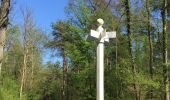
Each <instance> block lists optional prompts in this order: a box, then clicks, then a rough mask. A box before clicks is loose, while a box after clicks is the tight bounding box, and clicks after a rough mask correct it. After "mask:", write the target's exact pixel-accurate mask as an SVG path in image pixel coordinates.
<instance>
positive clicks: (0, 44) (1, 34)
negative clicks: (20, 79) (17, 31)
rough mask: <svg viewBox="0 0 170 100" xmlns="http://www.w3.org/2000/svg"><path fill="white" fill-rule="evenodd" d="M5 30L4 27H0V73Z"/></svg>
mask: <svg viewBox="0 0 170 100" xmlns="http://www.w3.org/2000/svg"><path fill="white" fill-rule="evenodd" d="M5 32H6V28H1V29H0V75H1V69H2V60H3V51H4V45H5V35H6V34H5Z"/></svg>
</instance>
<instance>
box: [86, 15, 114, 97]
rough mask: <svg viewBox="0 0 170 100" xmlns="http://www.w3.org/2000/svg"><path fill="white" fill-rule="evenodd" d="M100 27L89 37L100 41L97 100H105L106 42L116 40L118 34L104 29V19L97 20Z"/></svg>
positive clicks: (98, 47) (91, 32) (98, 48)
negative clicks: (110, 39)
mask: <svg viewBox="0 0 170 100" xmlns="http://www.w3.org/2000/svg"><path fill="white" fill-rule="evenodd" d="M97 22H98V24H99V27H98V28H97V30H96V31H95V30H91V31H90V35H89V36H88V37H92V38H95V39H97V40H99V44H98V46H97V71H96V72H97V94H96V95H97V97H96V100H104V42H109V38H116V32H115V31H113V32H106V30H104V29H103V27H102V26H103V24H104V21H103V19H101V18H99V19H97Z"/></svg>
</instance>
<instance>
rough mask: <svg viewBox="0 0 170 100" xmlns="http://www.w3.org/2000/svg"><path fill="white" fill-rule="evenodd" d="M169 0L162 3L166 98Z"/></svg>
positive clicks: (166, 89)
mask: <svg viewBox="0 0 170 100" xmlns="http://www.w3.org/2000/svg"><path fill="white" fill-rule="evenodd" d="M167 9H168V8H167V0H163V3H162V34H163V36H162V42H163V47H162V48H163V51H162V57H163V78H164V91H165V97H164V100H169V76H168V75H169V68H168V49H167V40H168V35H167V14H168V13H167Z"/></svg>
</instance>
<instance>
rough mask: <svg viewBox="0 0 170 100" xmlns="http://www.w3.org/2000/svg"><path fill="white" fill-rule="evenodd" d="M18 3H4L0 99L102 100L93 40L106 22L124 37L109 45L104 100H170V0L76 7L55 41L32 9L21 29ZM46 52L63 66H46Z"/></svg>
mask: <svg viewBox="0 0 170 100" xmlns="http://www.w3.org/2000/svg"><path fill="white" fill-rule="evenodd" d="M14 1H17V0H0V100H96V65H97V62H96V59H97V58H96V47H97V41H88V40H86V39H85V37H86V36H87V35H88V34H89V32H90V30H91V29H94V30H95V29H96V28H97V27H98V25H97V19H98V18H102V19H103V20H104V22H105V23H104V25H103V27H104V28H105V29H106V30H107V31H116V36H117V37H116V38H115V39H111V40H110V41H109V43H107V44H105V52H104V57H105V59H104V99H105V100H170V83H169V81H170V0H69V3H68V4H67V6H66V7H65V14H66V15H67V16H66V18H65V19H61V20H57V21H54V22H51V26H50V27H51V29H52V31H51V32H50V34H47V33H45V32H44V31H43V30H42V29H41V28H40V27H39V26H38V25H37V24H36V21H35V19H34V15H33V13H32V11H34V9H32V8H28V7H25V8H23V9H22V10H21V14H22V16H23V17H22V19H23V23H20V24H16V23H13V21H12V20H15V19H12V17H11V16H12V13H11V12H12V10H13V9H15V3H14ZM49 2H50V0H49ZM39 5H41V3H40V4H39ZM55 13H57V12H55ZM44 14H45V13H44ZM45 50H47V51H48V52H51V53H50V56H53V57H54V58H56V59H60V60H59V61H56V62H51V61H49V62H47V63H44V61H43V52H44V51H45Z"/></svg>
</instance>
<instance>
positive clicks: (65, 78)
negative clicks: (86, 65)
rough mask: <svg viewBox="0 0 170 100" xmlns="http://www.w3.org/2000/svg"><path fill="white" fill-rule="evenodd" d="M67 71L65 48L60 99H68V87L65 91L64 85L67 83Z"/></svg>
mask: <svg viewBox="0 0 170 100" xmlns="http://www.w3.org/2000/svg"><path fill="white" fill-rule="evenodd" d="M67 71H68V66H67V57H66V55H65V50H64V49H63V92H62V100H65V99H67V100H68V89H67V91H66V92H65V86H66V84H67ZM66 96H67V97H66Z"/></svg>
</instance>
